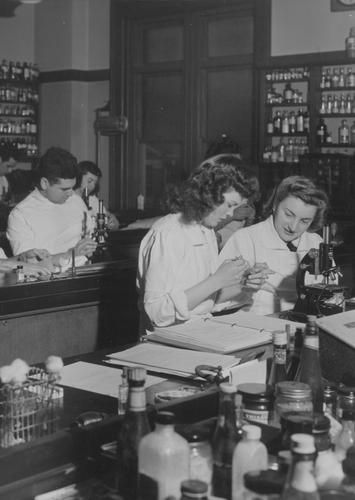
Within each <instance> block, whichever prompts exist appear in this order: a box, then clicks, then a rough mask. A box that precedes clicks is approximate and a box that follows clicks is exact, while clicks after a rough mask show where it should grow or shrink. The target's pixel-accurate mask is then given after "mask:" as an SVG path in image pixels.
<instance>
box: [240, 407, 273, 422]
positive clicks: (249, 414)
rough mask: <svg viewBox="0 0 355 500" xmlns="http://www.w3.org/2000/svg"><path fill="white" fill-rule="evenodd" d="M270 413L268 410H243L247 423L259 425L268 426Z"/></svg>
mask: <svg viewBox="0 0 355 500" xmlns="http://www.w3.org/2000/svg"><path fill="white" fill-rule="evenodd" d="M269 417H270V412H269V411H268V410H249V409H248V408H244V418H245V420H248V421H249V422H257V423H259V424H268V422H269Z"/></svg>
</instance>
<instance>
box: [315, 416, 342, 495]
mask: <svg viewBox="0 0 355 500" xmlns="http://www.w3.org/2000/svg"><path fill="white" fill-rule="evenodd" d="M313 419H314V422H313V437H314V444H315V447H316V450H317V457H316V460H315V466H314V473H315V477H316V482H317V485H318V489H319V490H330V489H335V488H338V487H339V486H340V483H341V481H342V479H343V477H344V473H343V469H342V466H341V463H340V462H339V460H338V458H337V456H336V455H335V453H334V451H333V449H332V443H331V440H330V434H329V431H330V420H329V418H328V417H327V416H325V415H323V414H322V413H316V414H314V417H313Z"/></svg>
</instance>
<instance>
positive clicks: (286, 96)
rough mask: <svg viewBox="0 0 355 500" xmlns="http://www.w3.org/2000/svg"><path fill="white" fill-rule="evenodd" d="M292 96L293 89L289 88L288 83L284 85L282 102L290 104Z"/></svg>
mask: <svg viewBox="0 0 355 500" xmlns="http://www.w3.org/2000/svg"><path fill="white" fill-rule="evenodd" d="M292 96H293V89H292V87H291V84H290V83H286V85H285V88H284V100H285V102H286V103H291V102H292Z"/></svg>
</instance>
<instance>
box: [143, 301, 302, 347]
mask: <svg viewBox="0 0 355 500" xmlns="http://www.w3.org/2000/svg"><path fill="white" fill-rule="evenodd" d="M286 324H290V325H291V328H294V329H295V328H296V327H297V326H304V325H303V324H302V323H295V322H290V321H287V320H284V319H280V318H275V317H271V316H256V315H255V314H253V313H248V312H245V311H238V312H236V313H233V314H227V315H224V316H218V317H213V316H208V317H198V318H193V319H191V320H189V321H186V322H184V323H179V324H176V325H172V326H167V327H159V328H155V330H154V332H152V333H150V334H148V335H147V340H148V341H149V342H159V343H162V344H168V345H173V346H176V347H184V348H186V349H194V350H199V351H206V352H217V353H222V354H230V353H233V352H236V351H239V350H242V349H247V348H250V347H256V346H259V345H262V344H267V343H270V342H271V340H272V332H273V331H276V330H284V329H285V327H286Z"/></svg>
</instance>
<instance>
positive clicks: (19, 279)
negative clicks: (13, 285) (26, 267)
mask: <svg viewBox="0 0 355 500" xmlns="http://www.w3.org/2000/svg"><path fill="white" fill-rule="evenodd" d="M16 280H17V283H23V282H24V281H25V273H24V271H23V266H21V265H19V266H17V267H16Z"/></svg>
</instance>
